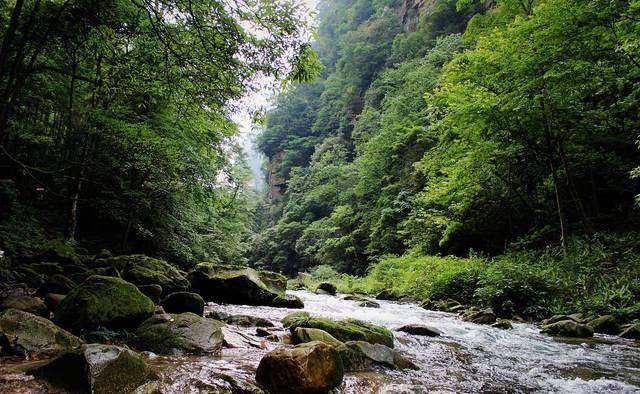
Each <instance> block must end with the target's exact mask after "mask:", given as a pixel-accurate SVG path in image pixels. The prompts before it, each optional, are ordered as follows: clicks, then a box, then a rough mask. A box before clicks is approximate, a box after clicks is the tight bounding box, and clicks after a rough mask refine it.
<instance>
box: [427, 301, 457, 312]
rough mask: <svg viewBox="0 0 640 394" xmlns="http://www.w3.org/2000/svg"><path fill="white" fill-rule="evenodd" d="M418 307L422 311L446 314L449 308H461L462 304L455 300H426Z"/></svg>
mask: <svg viewBox="0 0 640 394" xmlns="http://www.w3.org/2000/svg"><path fill="white" fill-rule="evenodd" d="M420 306H421V307H422V308H423V309H426V310H430V311H440V312H448V311H449V310H450V309H451V308H456V307H460V306H462V304H460V303H459V302H458V301H456V300H450V299H448V300H438V301H432V300H426V301H424V302H422V303H421V304H420Z"/></svg>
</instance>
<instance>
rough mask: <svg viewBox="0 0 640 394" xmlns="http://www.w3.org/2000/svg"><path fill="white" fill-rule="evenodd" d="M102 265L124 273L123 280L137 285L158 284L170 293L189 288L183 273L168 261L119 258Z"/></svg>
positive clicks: (102, 262)
mask: <svg viewBox="0 0 640 394" xmlns="http://www.w3.org/2000/svg"><path fill="white" fill-rule="evenodd" d="M101 264H102V265H103V266H107V267H113V268H114V269H115V270H117V271H118V272H121V273H122V278H123V279H125V280H127V281H129V282H131V283H134V284H136V285H152V284H157V285H160V286H162V288H163V289H164V290H165V291H166V292H168V293H171V292H174V291H183V290H187V289H188V288H189V281H187V279H186V278H185V277H184V275H183V274H182V272H181V271H179V270H178V269H177V268H175V267H174V266H172V265H171V264H169V263H167V262H166V261H162V260H158V259H154V258H152V257H148V256H145V255H130V256H118V257H113V258H109V259H104V260H101Z"/></svg>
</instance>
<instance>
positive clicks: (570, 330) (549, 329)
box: [541, 320, 593, 338]
mask: <svg viewBox="0 0 640 394" xmlns="http://www.w3.org/2000/svg"><path fill="white" fill-rule="evenodd" d="M541 332H542V333H543V334H549V335H552V336H557V337H567V338H590V337H592V336H593V330H592V329H591V328H589V326H587V325H585V324H580V323H577V322H575V321H574V320H562V321H559V322H555V323H552V324H547V325H545V326H542V331H541Z"/></svg>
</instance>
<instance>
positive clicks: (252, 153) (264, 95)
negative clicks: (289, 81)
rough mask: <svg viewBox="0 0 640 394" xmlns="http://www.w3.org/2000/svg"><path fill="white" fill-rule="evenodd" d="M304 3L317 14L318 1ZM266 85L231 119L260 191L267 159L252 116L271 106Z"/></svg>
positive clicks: (251, 96) (255, 185)
mask: <svg viewBox="0 0 640 394" xmlns="http://www.w3.org/2000/svg"><path fill="white" fill-rule="evenodd" d="M303 3H305V4H306V5H307V8H308V9H309V10H310V11H312V12H315V11H316V7H317V4H318V0H303ZM309 18H311V15H309ZM313 22H315V21H313ZM264 85H265V88H264V89H261V90H260V91H258V92H256V93H253V94H249V95H247V96H245V97H244V98H243V99H242V100H241V101H240V103H239V107H240V108H242V110H241V111H238V112H237V113H235V114H233V115H232V117H231V119H232V120H233V121H234V122H235V123H237V124H238V126H239V128H240V134H239V136H238V139H239V141H240V144H241V145H242V148H243V149H244V151H245V153H246V154H247V161H248V163H249V167H250V168H251V172H252V173H253V177H254V179H253V181H252V182H251V186H252V187H253V188H255V189H258V190H261V189H262V188H263V187H264V186H265V184H264V174H263V173H262V163H263V161H264V160H265V158H264V157H263V156H262V155H261V154H260V153H259V152H258V151H257V149H256V148H255V146H254V144H253V140H254V138H255V135H256V133H257V130H255V129H254V127H253V124H252V121H251V114H252V113H253V112H254V111H256V110H258V109H260V108H267V107H268V105H269V99H270V97H271V96H272V95H273V93H274V92H273V91H272V90H271V89H269V88H268V87H266V86H268V85H269V83H268V81H265V84H264Z"/></svg>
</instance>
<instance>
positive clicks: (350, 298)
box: [342, 294, 369, 302]
mask: <svg viewBox="0 0 640 394" xmlns="http://www.w3.org/2000/svg"><path fill="white" fill-rule="evenodd" d="M342 299H343V300H345V301H358V302H364V301H369V299H368V298H367V297H365V296H361V295H359V294H349V295H348V296H345V297H343V298H342Z"/></svg>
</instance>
